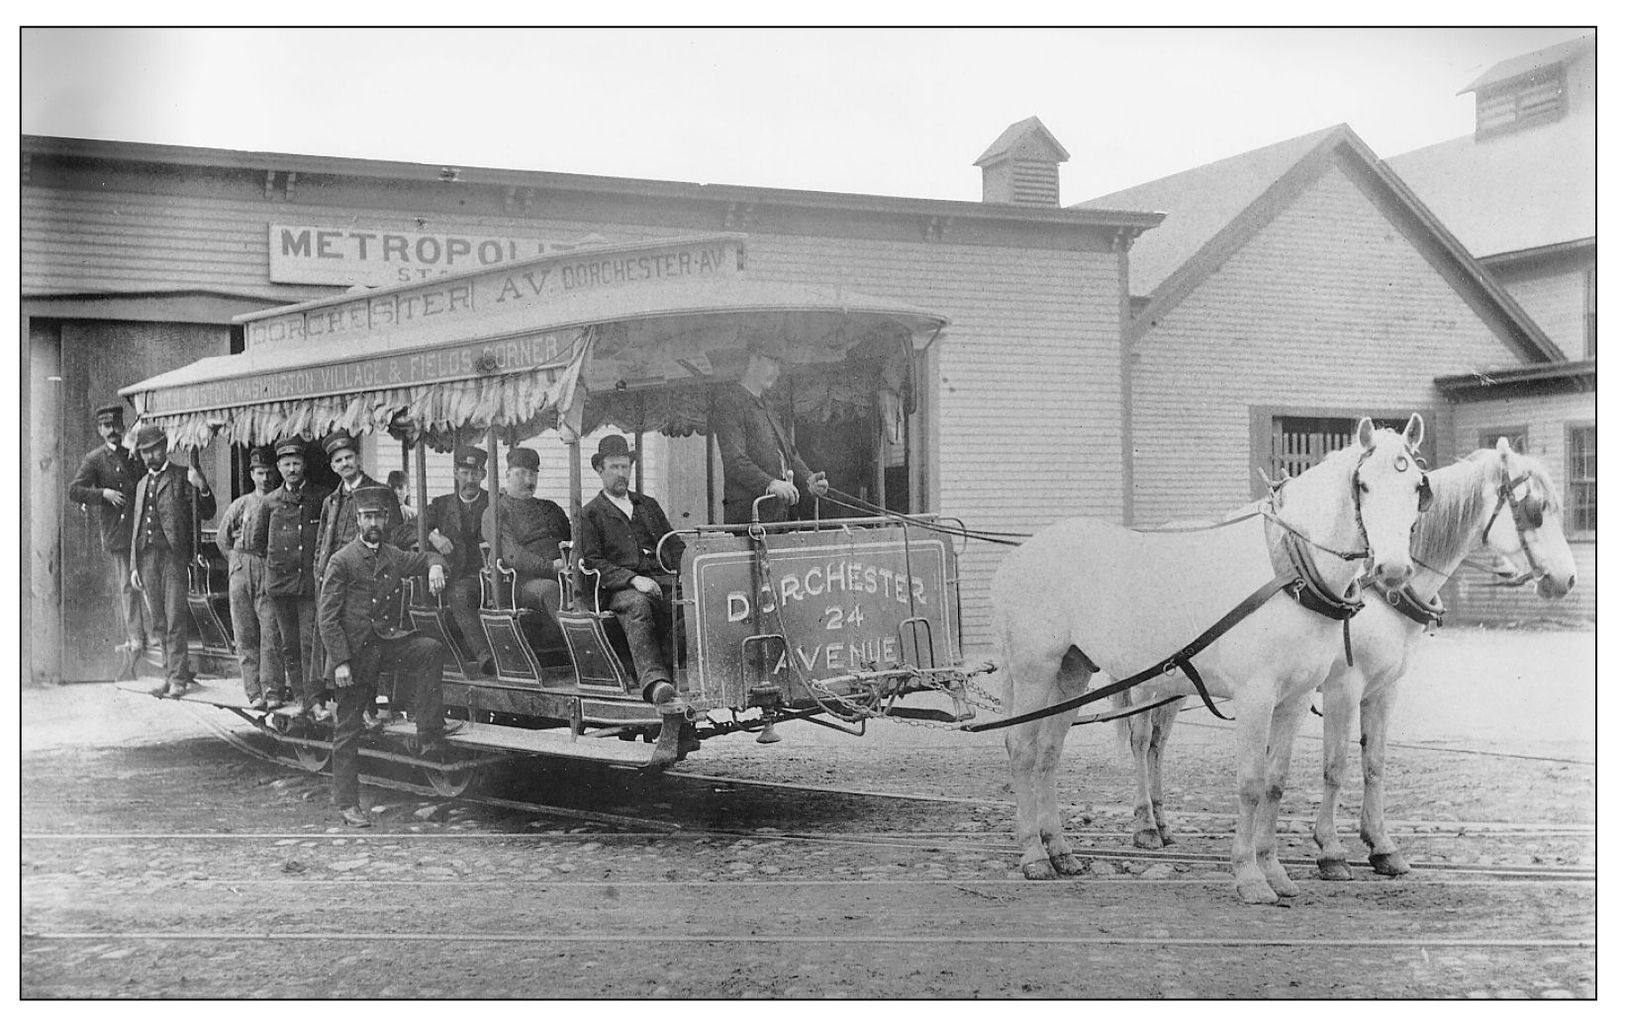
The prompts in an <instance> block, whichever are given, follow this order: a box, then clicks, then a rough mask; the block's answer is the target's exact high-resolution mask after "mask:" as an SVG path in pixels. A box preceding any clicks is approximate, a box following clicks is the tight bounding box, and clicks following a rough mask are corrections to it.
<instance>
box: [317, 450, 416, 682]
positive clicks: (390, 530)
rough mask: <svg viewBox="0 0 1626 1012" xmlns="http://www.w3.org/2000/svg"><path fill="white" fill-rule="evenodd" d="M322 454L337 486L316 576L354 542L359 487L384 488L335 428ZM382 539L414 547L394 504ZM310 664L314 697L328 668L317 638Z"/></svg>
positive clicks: (326, 512)
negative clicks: (368, 471)
mask: <svg viewBox="0 0 1626 1012" xmlns="http://www.w3.org/2000/svg"><path fill="white" fill-rule="evenodd" d="M322 451H323V452H324V453H326V454H327V460H328V466H330V467H332V468H333V473H334V474H336V475H338V477H339V484H338V487H337V488H335V489H334V490H333V491H332V492H331V493H329V494H328V497H327V498H326V499H325V500H323V501H322V516H321V520H320V523H319V524H318V525H317V528H316V574H317V578H318V579H320V578H321V574H323V573H325V572H327V563H328V560H329V559H331V558H333V553H334V552H337V551H338V550H339V549H341V548H343V547H344V546H345V545H347V544H349V543H350V542H352V541H354V540H355V539H356V534H357V531H358V528H357V526H356V504H355V494H356V492H357V491H358V490H359V489H363V488H388V487H389V486H387V485H385V484H384V483H383V482H380V481H379V480H378V479H376V478H374V477H372V476H371V475H369V474H367V473H366V472H364V471H363V470H362V469H361V444H360V443H359V442H358V441H357V440H356V437H355V436H353V435H351V434H350V433H349V432H346V431H345V430H344V429H335V430H334V431H333V432H331V433H329V434H328V435H327V436H326V437H325V438H324V439H323V440H322ZM384 521H385V522H384V540H385V541H387V542H389V543H390V544H392V545H395V546H396V547H397V548H407V547H412V546H415V545H416V544H417V533H416V532H415V531H413V530H412V529H411V528H409V527H407V526H406V524H405V523H404V522H403V517H402V516H401V505H400V502H399V501H397V502H396V504H395V505H394V506H393V507H391V508H390V510H389V515H388V516H386V517H385V518H384ZM311 656H312V658H313V661H312V663H311V665H310V666H308V667H307V668H306V669H305V680H304V682H305V685H306V686H307V687H310V688H312V689H313V690H314V691H315V692H316V694H317V695H321V694H322V685H323V681H324V679H325V677H326V676H327V674H328V672H330V671H331V670H332V665H331V664H330V663H329V662H328V661H327V660H326V658H325V656H324V651H323V650H322V640H321V638H320V637H317V638H316V639H315V640H314V642H313V644H312V648H311ZM301 702H302V704H303V707H304V710H305V712H306V713H310V712H312V710H313V707H314V706H315V704H316V702H317V701H316V700H302V701H301Z"/></svg>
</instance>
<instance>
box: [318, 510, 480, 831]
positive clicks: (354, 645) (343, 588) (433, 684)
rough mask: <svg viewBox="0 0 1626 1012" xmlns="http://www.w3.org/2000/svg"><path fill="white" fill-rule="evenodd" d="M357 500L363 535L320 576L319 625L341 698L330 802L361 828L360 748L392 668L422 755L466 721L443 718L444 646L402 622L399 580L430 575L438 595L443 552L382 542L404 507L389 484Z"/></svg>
mask: <svg viewBox="0 0 1626 1012" xmlns="http://www.w3.org/2000/svg"><path fill="white" fill-rule="evenodd" d="M354 500H355V501H354V504H353V505H354V508H355V515H356V527H357V532H358V534H357V537H356V539H355V540H354V541H351V542H350V543H349V544H347V545H345V546H343V547H341V548H340V549H339V550H338V551H337V552H335V553H334V554H333V558H332V559H330V560H329V561H328V565H327V569H326V570H325V571H324V572H323V574H322V586H321V590H320V592H319V595H318V603H317V625H318V627H319V628H320V629H321V633H322V643H323V645H324V646H325V647H326V650H327V656H328V659H329V661H330V662H331V663H332V665H333V667H332V670H333V679H332V684H333V689H334V691H335V692H336V694H337V696H338V700H339V719H338V728H337V730H336V731H335V732H334V736H333V801H334V803H335V804H337V805H338V806H339V810H340V817H341V818H343V819H344V822H345V824H346V825H349V826H358V827H360V826H367V825H370V824H371V821H370V820H369V819H368V818H367V816H366V814H365V813H363V812H362V810H361V807H360V800H361V798H360V786H359V776H358V758H357V749H358V745H359V742H360V739H361V735H362V730H363V714H364V713H365V711H366V709H367V706H368V704H369V703H371V702H372V701H373V699H374V698H375V696H376V694H377V692H378V680H379V676H380V675H381V674H382V673H385V672H391V673H394V674H396V675H408V676H410V677H411V679H412V684H413V696H414V708H413V719H414V720H415V721H416V723H417V745H418V750H419V753H420V755H424V756H426V757H437V756H439V755H440V749H441V741H442V740H443V739H444V738H445V736H446V735H447V734H451V733H455V731H456V730H458V728H459V727H460V726H461V725H456V724H450V725H449V724H448V722H447V721H446V717H445V706H444V703H443V702H442V696H441V685H440V672H441V667H442V666H443V665H444V664H445V663H446V648H445V646H444V645H442V644H441V642H440V641H439V640H437V639H435V638H434V637H432V636H424V635H421V634H417V633H413V632H411V631H410V630H402V629H401V628H399V625H398V622H399V619H400V615H401V598H400V595H401V581H402V580H403V579H405V578H407V577H412V576H426V577H427V578H428V581H429V588H430V589H431V590H432V591H435V592H439V591H440V590H441V589H442V588H443V587H444V586H445V585H446V573H445V562H444V560H443V559H441V557H440V556H439V555H435V554H425V553H423V552H408V551H405V550H403V549H400V548H397V547H395V546H394V545H391V544H389V543H388V542H386V541H385V540H384V529H385V527H386V526H387V525H388V522H389V515H390V513H391V511H392V510H398V509H399V506H400V504H399V501H398V500H397V499H396V497H395V492H394V491H393V490H391V489H390V488H389V487H388V486H387V485H372V486H366V487H362V488H359V489H357V490H356V492H355V493H354Z"/></svg>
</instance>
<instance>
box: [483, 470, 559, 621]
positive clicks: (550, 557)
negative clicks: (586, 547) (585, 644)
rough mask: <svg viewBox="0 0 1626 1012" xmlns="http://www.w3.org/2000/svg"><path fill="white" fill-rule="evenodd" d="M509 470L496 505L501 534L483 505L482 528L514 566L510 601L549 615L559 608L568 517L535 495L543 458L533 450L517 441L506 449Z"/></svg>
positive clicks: (501, 554) (507, 563) (501, 556)
mask: <svg viewBox="0 0 1626 1012" xmlns="http://www.w3.org/2000/svg"><path fill="white" fill-rule="evenodd" d="M507 459H508V470H507V472H506V473H505V474H504V476H503V486H504V487H503V492H502V495H500V496H499V497H498V508H497V510H496V511H495V512H496V513H497V514H498V516H499V517H500V518H501V519H500V520H499V521H498V522H499V524H500V525H501V527H502V537H501V538H500V539H499V538H497V537H495V536H494V534H493V532H492V529H491V514H492V512H493V511H491V510H487V511H486V517H485V520H484V521H483V522H482V524H481V531H482V533H483V534H484V535H485V539H486V542H487V543H488V544H491V545H493V546H495V551H496V553H497V557H498V558H499V559H501V560H502V561H503V564H504V565H506V566H507V567H508V568H510V569H512V570H514V606H515V607H517V608H531V609H534V610H536V611H541V612H546V613H547V614H549V615H552V614H553V613H554V612H556V611H558V610H559V581H558V580H557V579H555V574H557V573H558V572H559V570H560V569H561V568H563V566H564V562H563V560H562V559H561V558H560V557H559V542H561V541H569V540H570V518H569V517H568V516H566V515H565V511H564V510H562V509H560V508H559V506H558V505H557V504H556V503H554V502H552V501H550V500H547V499H538V498H536V497H535V495H536V481H537V475H538V472H540V471H541V469H542V458H541V456H540V455H538V454H537V452H536V451H535V450H532V449H529V448H527V447H523V446H516V447H514V448H513V449H511V450H509V451H508V458H507Z"/></svg>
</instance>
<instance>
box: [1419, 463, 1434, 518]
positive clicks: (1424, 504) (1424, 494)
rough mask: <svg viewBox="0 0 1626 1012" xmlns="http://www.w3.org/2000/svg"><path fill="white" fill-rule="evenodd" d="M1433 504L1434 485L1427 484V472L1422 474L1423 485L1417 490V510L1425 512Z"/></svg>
mask: <svg viewBox="0 0 1626 1012" xmlns="http://www.w3.org/2000/svg"><path fill="white" fill-rule="evenodd" d="M1433 505H1434V486H1433V485H1431V484H1429V481H1428V474H1427V472H1424V474H1423V486H1422V487H1421V488H1419V489H1418V490H1417V512H1419V513H1427V512H1428V510H1429V507H1431V506H1433Z"/></svg>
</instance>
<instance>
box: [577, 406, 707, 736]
mask: <svg viewBox="0 0 1626 1012" xmlns="http://www.w3.org/2000/svg"><path fill="white" fill-rule="evenodd" d="M635 459H636V454H634V453H633V452H632V451H631V450H629V449H628V448H627V441H626V440H625V439H624V438H622V437H621V436H605V437H604V438H603V439H601V440H599V443H598V452H597V453H595V454H593V459H592V464H593V470H595V471H597V472H598V475H599V481H600V483H601V484H602V485H603V486H604V487H603V488H602V489H601V490H600V491H599V494H598V495H596V496H594V497H593V498H592V499H591V500H589V501H588V502H587V503H586V504H585V505H583V506H582V509H581V514H580V516H579V518H578V522H577V524H576V548H577V551H578V553H579V554H580V555H581V560H582V565H583V566H585V567H587V568H588V569H596V570H598V573H599V593H600V594H601V595H603V600H604V606H605V607H607V608H609V610H611V611H613V612H615V614H616V616H617V617H618V618H619V619H620V620H621V629H622V631H623V632H624V633H626V636H627V648H628V650H629V651H630V652H631V653H632V663H633V667H634V668H636V669H637V673H638V686H639V689H640V690H641V691H642V692H643V697H644V699H645V700H646V701H648V702H650V703H654V704H655V705H656V706H657V707H662V708H663V712H664V709H666V708H671V707H681V706H683V701H682V699H681V698H679V696H678V692H677V686H676V685H674V684H673V682H672V674H671V668H670V667H669V666H668V661H667V657H666V653H665V650H664V649H663V646H662V644H664V643H666V642H667V641H668V639H669V638H670V635H671V630H672V596H673V592H674V591H675V590H676V584H675V583H674V581H673V578H672V575H671V574H670V573H667V572H666V571H665V570H664V569H663V568H662V567H661V565H660V561H659V560H657V559H656V557H655V551H656V548H657V546H659V544H660V540H661V538H662V537H663V536H664V535H666V534H668V533H670V532H671V530H672V525H671V524H670V523H668V522H667V520H666V512H665V511H664V510H662V509H661V504H660V503H658V502H656V501H655V500H654V498H652V497H650V496H647V495H643V494H641V493H638V492H633V491H631V490H630V489H629V488H628V487H627V486H628V482H629V480H630V479H631V476H632V464H633V461H634V460H635ZM666 553H667V554H666V560H665V561H666V563H667V565H668V566H670V567H671V568H673V569H676V568H677V561H678V559H679V557H681V556H682V554H683V542H682V541H681V540H679V539H677V538H673V539H671V541H670V543H669V544H668V545H667V546H666ZM665 743H666V736H665V735H664V734H663V735H662V744H661V746H658V747H657V751H656V755H655V757H654V758H653V759H652V760H651V763H652V765H656V766H661V765H669V764H670V763H671V762H675V761H676V760H677V758H678V754H677V752H676V751H675V750H674V751H671V752H670V753H667V752H664V751H662V747H663V746H664V745H665ZM672 744H673V745H674V746H675V745H676V742H672Z"/></svg>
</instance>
